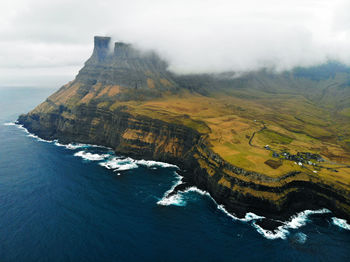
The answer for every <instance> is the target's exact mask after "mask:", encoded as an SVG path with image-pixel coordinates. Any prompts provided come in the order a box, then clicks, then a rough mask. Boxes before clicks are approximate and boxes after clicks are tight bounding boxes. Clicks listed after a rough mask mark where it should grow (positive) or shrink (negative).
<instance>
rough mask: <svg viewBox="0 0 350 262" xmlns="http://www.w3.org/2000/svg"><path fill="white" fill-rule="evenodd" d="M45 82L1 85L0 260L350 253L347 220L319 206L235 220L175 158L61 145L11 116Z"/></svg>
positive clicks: (42, 92)
mask: <svg viewBox="0 0 350 262" xmlns="http://www.w3.org/2000/svg"><path fill="white" fill-rule="evenodd" d="M53 91H54V90H53V89H39V88H29V87H27V88H1V89H0V142H1V146H0V261H264V260H266V261H333V262H334V261H350V226H349V223H347V222H346V221H343V220H341V219H339V218H336V217H334V216H333V215H332V213H331V212H330V211H328V210H326V209H321V210H317V211H308V210H306V211H305V212H302V213H299V214H296V215H295V216H294V217H292V218H291V219H290V220H289V221H286V223H285V225H284V226H283V227H281V228H279V230H278V231H276V232H268V231H264V230H263V229H261V228H259V227H258V226H257V225H256V224H255V223H254V222H255V221H257V220H258V219H259V216H258V214H252V213H248V214H247V215H246V217H245V218H244V219H237V218H236V217H235V216H234V215H232V214H227V212H225V210H224V209H223V208H222V207H220V206H218V205H217V204H216V203H215V201H214V200H213V199H212V198H211V197H210V195H209V194H207V193H206V192H203V191H200V190H198V189H196V188H194V187H192V188H188V189H187V190H185V191H184V192H180V193H178V194H177V195H175V196H171V197H169V196H167V194H168V193H169V192H170V190H171V189H172V188H173V187H174V186H175V185H176V184H177V183H181V177H180V176H179V175H178V168H177V167H176V166H173V165H170V164H167V163H160V162H154V161H144V160H134V159H131V158H129V157H128V156H120V155H115V154H114V153H113V151H112V150H111V149H108V148H103V147H96V146H94V145H84V144H74V143H72V144H69V145H62V144H60V143H58V142H57V141H44V140H41V139H39V138H37V137H35V136H34V135H32V134H29V133H28V132H27V131H26V130H25V129H24V128H22V127H21V126H18V125H15V124H14V121H15V120H16V118H17V117H18V115H19V114H21V113H26V112H28V111H29V110H31V109H33V108H34V107H35V106H36V105H37V104H39V103H40V102H42V101H44V99H45V98H46V97H47V96H49V95H50V94H51V93H52V92H53Z"/></svg>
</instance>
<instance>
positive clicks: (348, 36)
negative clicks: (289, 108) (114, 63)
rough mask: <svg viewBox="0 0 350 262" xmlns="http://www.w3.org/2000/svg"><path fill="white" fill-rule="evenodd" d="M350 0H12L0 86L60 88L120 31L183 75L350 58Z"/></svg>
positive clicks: (3, 12) (4, 27) (2, 23)
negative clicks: (101, 39) (97, 46)
mask: <svg viewBox="0 0 350 262" xmlns="http://www.w3.org/2000/svg"><path fill="white" fill-rule="evenodd" d="M349 10H350V1H344V0H339V1H336V0H332V1H329V0H303V1H302V0H293V1H290V0H284V1H280V0H265V1H261V0H245V1H233V0H231V1H229V0H215V1H214V0H202V1H199V0H187V1H183V0H177V1H166V0H136V1H128V2H127V1H121V0H114V1H112V0H110V1H102V0H101V1H91V0H85V1H81V0H76V1H67V0H51V1H44V0H4V1H1V2H0V86H45V87H52V86H59V85H62V84H64V83H65V82H67V81H69V80H71V79H72V78H73V77H74V76H75V75H76V74H77V73H78V70H79V68H81V67H82V66H83V63H84V61H85V60H86V59H87V58H88V57H89V56H90V54H91V52H92V48H93V36H94V35H105V36H112V37H113V39H114V40H115V41H124V42H130V43H133V44H134V45H136V46H138V47H139V48H141V49H155V50H156V51H157V52H159V53H160V54H161V55H162V56H163V57H164V58H165V59H166V60H168V62H169V65H170V69H171V70H173V71H176V72H178V73H203V72H222V71H239V72H244V71H250V70H258V69H261V68H270V69H273V70H277V71H280V70H285V69H290V68H292V67H295V66H310V65H315V64H320V63H323V62H326V61H327V60H330V59H331V60H339V61H341V62H344V63H347V64H350V16H349V15H348V13H349Z"/></svg>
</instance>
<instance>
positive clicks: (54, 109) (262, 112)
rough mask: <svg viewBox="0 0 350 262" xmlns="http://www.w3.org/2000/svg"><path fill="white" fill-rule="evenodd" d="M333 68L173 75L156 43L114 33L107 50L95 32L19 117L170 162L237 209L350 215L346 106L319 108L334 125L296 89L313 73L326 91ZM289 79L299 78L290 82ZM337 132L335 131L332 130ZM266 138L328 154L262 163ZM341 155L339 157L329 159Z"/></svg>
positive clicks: (42, 128) (39, 128) (267, 156)
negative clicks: (60, 78)
mask: <svg viewBox="0 0 350 262" xmlns="http://www.w3.org/2000/svg"><path fill="white" fill-rule="evenodd" d="M338 78H339V79H342V80H341V81H342V82H340V83H339V84H338V85H335V86H336V88H341V86H342V85H343V84H344V83H346V81H347V78H346V77H344V75H341V76H338ZM338 78H337V76H335V77H334V78H333V80H330V79H327V80H326V82H325V83H323V82H322V83H321V82H320V81H319V80H317V81H316V82H312V81H314V80H305V79H302V80H300V79H297V80H296V79H291V78H290V76H288V77H286V76H281V75H276V76H274V77H272V78H268V77H267V74H264V73H257V74H256V75H254V76H251V77H248V76H244V77H242V78H234V79H230V78H227V77H221V76H220V77H219V76H209V75H206V76H176V75H174V74H172V73H170V72H169V71H167V66H166V63H165V62H164V61H163V60H161V59H160V58H159V57H158V56H157V55H156V54H154V53H142V52H140V51H138V50H136V49H134V48H133V47H132V46H130V45H127V44H124V43H115V47H114V50H112V49H111V48H110V38H108V37H95V47H94V51H93V54H92V56H91V57H90V58H89V60H88V61H87V62H86V63H85V66H84V68H82V69H81V70H80V72H79V74H78V75H77V77H76V79H75V80H74V81H73V82H71V83H68V84H67V85H66V86H64V87H62V88H61V89H60V90H58V91H57V92H56V93H55V94H53V95H52V96H51V97H49V98H48V99H47V100H46V101H44V102H43V103H42V104H41V105H39V106H38V107H37V108H35V109H34V110H33V111H31V112H30V113H28V114H26V115H21V116H20V117H19V119H18V122H19V123H21V124H23V125H24V126H25V127H26V128H27V129H28V130H29V131H30V132H33V133H35V134H37V135H38V136H40V137H42V138H45V139H58V140H59V141H62V142H66V143H68V142H82V143H91V144H98V145H104V146H108V147H111V148H113V149H114V150H115V151H116V152H117V153H121V154H127V155H130V156H133V157H136V158H147V159H153V160H160V161H165V162H170V163H174V164H177V165H178V166H179V167H180V168H181V170H182V172H183V175H184V182H185V184H184V185H182V186H180V188H179V189H181V187H183V186H186V185H188V184H191V185H196V186H197V187H199V188H202V189H204V190H207V191H208V192H209V193H210V194H211V195H212V196H213V198H214V199H215V200H216V201H217V202H218V203H219V204H223V205H225V207H226V208H227V209H228V210H229V211H231V212H234V213H236V214H237V215H241V216H244V214H245V213H246V212H249V211H253V212H256V213H257V214H260V215H265V216H267V217H270V218H275V219H286V218H288V217H289V216H290V215H292V214H294V213H295V212H297V211H301V210H305V209H308V208H309V209H315V208H324V207H326V208H329V209H331V210H332V211H333V212H335V213H336V214H338V215H339V216H341V217H346V218H350V184H349V179H347V178H346V177H347V175H348V174H350V173H349V171H350V168H349V166H348V159H350V156H349V154H348V151H347V144H346V143H347V142H346V141H347V140H346V139H348V136H349V135H350V134H349V133H348V129H347V128H346V127H347V125H348V124H346V123H347V118H346V116H344V115H342V114H338V113H337V112H338V111H341V112H343V111H342V110H344V108H343V107H342V108H338V109H336V110H334V111H332V114H333V115H331V113H329V114H328V113H327V114H328V115H324V116H323V117H328V116H329V117H331V116H333V119H332V121H334V123H335V124H334V125H336V127H337V128H336V131H333V129H332V128H333V127H332V126H331V125H329V123H328V122H327V121H328V120H327V119H328V118H320V119H319V120H315V119H314V118H313V116H314V114H316V113H314V112H317V113H319V112H321V111H322V110H323V111H324V112H326V111H325V109H324V108H322V107H317V105H316V104H313V103H312V99H313V98H310V99H306V98H305V97H303V98H301V97H300V96H299V95H295V94H294V93H297V92H300V90H304V89H307V87H308V86H312V88H316V87H315V86H313V85H312V83H314V84H315V83H316V84H315V85H319V86H325V89H326V91H324V93H325V94H327V92H328V91H327V90H329V88H330V87H329V86H330V84H329V83H330V82H332V81H335V80H337V79H338ZM271 79H272V80H271ZM283 81H285V83H288V84H286V85H283V83H284V82H283ZM291 81H292V82H293V81H294V84H295V83H299V84H301V83H304V86H303V87H301V86H300V87H296V89H297V91H295V90H294V89H293V87H292V86H293V85H292V84H291V83H290V82H291ZM310 81H311V82H310ZM327 81H328V82H327ZM333 84H334V83H333ZM259 85H261V86H259ZM242 86H243V87H242ZM278 86H283V89H282V90H281V91H278V90H277V88H278ZM325 89H323V90H325ZM317 90H318V89H317ZM332 90H333V89H332ZM293 92H294V93H293ZM318 92H319V91H317V92H315V93H318ZM333 92H334V90H333ZM342 92H343V94H347V92H348V91H347V89H345V91H344V90H342ZM271 93H272V95H271ZM308 93H310V92H308ZM325 96H326V95H325ZM273 99H275V100H273ZM345 99H347V98H345ZM267 101H269V102H270V103H267ZM271 101H276V103H278V104H276V105H275V104H273V103H271ZM266 104H268V106H267V105H266ZM345 104H346V103H345ZM281 105H283V107H281V108H279V111H278V112H277V113H276V107H280V106H281ZM299 106H301V107H302V109H300V108H299ZM257 109H258V110H257ZM320 110H321V111H320ZM337 110H338V111H337ZM323 111H322V112H323ZM305 112H307V113H305ZM295 116H298V117H299V119H301V120H298V119H296V118H295ZM256 119H258V120H256ZM334 119H335V120H334ZM344 125H345V126H344ZM262 126H263V128H262ZM338 127H339V128H338ZM342 128H343V129H342ZM342 130H343V131H342ZM334 132H337V133H334ZM335 134H337V135H338V136H340V135H341V136H342V139H340V140H335V139H336V137H335ZM266 141H271V143H272V146H273V147H275V148H276V149H275V150H276V152H274V154H277V150H284V152H286V150H290V151H291V152H295V153H296V152H299V151H300V150H303V149H304V150H305V151H306V149H308V150H311V151H312V152H313V153H321V154H322V156H323V157H324V158H326V160H327V161H328V162H327V163H326V164H322V165H321V164H320V163H314V162H311V161H305V163H304V162H303V163H304V164H302V166H301V165H299V164H294V161H289V160H288V159H286V158H282V157H279V158H278V159H276V158H275V160H273V161H275V162H276V163H278V165H276V166H277V167H276V166H273V167H271V166H269V165H267V164H264V163H266V160H271V158H273V157H272V155H271V154H272V151H271V150H270V151H268V150H266V149H265V148H264V146H265V143H266ZM248 142H249V143H248ZM293 150H294V151H293ZM288 154H289V153H288ZM339 156H341V159H342V161H343V162H339V163H336V165H335V166H334V160H337V159H340V158H338V157H339ZM300 161H302V160H300ZM270 162H271V161H270ZM276 168H277V169H276ZM334 170H335V171H334ZM344 177H345V178H344ZM186 183H187V184H186Z"/></svg>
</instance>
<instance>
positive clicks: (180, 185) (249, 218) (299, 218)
mask: <svg viewBox="0 0 350 262" xmlns="http://www.w3.org/2000/svg"><path fill="white" fill-rule="evenodd" d="M5 125H15V126H16V127H17V128H20V129H22V130H23V131H25V132H26V133H27V134H28V136H29V137H32V138H34V139H37V140H38V141H41V142H47V143H54V144H55V145H56V146H64V147H66V148H67V149H70V150H76V149H79V148H88V147H103V148H106V149H111V148H109V147H105V146H100V145H93V144H85V143H73V144H66V145H64V144H61V143H60V142H59V140H45V139H43V138H40V137H39V136H38V135H36V134H35V133H32V132H30V131H29V130H28V129H27V128H26V127H25V126H23V125H21V124H19V123H18V122H17V123H6V124H5ZM79 152H80V151H79ZM114 153H115V154H118V153H117V152H115V151H114ZM74 155H75V156H78V157H82V158H84V155H76V154H74ZM123 155H125V154H123ZM85 157H86V156H85ZM127 158H129V159H131V158H130V157H127ZM86 160H88V161H99V160H102V159H101V158H95V159H91V158H90V159H89V158H87V159H86ZM134 161H143V164H145V163H146V162H153V164H155V163H161V162H157V161H154V160H149V159H147V158H145V159H143V160H142V159H138V160H137V158H135V160H134ZM139 163H142V162H139ZM162 164H166V163H162ZM100 165H101V164H100ZM101 166H103V165H101ZM104 167H106V166H104ZM168 167H175V166H174V165H171V164H168ZM106 168H108V167H106ZM108 169H113V168H108ZM125 170H128V169H125ZM114 171H118V169H114ZM119 171H123V170H120V169H119ZM178 172H179V173H180V175H179V174H177V175H178V176H179V177H181V179H180V180H179V181H177V182H176V183H175V184H174V185H173V187H172V188H171V189H169V190H168V191H167V192H165V194H164V196H163V198H162V199H161V200H159V201H158V203H157V204H159V202H161V201H162V200H163V199H167V198H169V197H174V199H173V201H175V202H176V201H177V200H178V199H179V194H180V195H181V194H186V193H188V192H197V193H199V194H201V195H206V196H208V197H209V198H210V199H211V200H212V201H214V203H215V204H216V205H217V208H218V209H219V210H221V211H222V212H223V213H225V214H226V215H228V216H229V217H231V218H232V219H233V220H238V221H241V222H245V223H250V224H251V225H252V226H253V227H254V228H255V229H256V230H257V232H259V233H260V234H262V235H263V236H264V237H266V238H268V239H278V238H280V239H285V238H286V236H287V235H288V234H289V231H288V229H296V228H299V227H302V226H304V225H305V224H306V223H307V221H308V217H309V216H310V215H313V214H330V213H331V211H329V210H328V209H325V208H322V209H316V210H308V209H306V210H305V209H304V210H303V211H300V212H295V213H293V214H291V215H289V216H287V215H285V217H286V219H284V220H282V221H283V222H281V220H277V221H276V220H275V219H273V218H269V214H268V213H266V214H262V215H265V217H264V216H262V215H256V214H255V213H254V212H251V211H247V212H245V213H244V212H242V210H239V212H237V213H236V212H233V211H232V209H230V208H227V207H225V205H223V204H220V203H218V202H217V201H216V200H215V199H214V197H213V196H212V195H211V194H210V193H209V192H207V191H206V190H205V189H203V188H201V187H197V186H195V185H193V184H191V181H190V180H189V179H187V177H188V175H186V173H188V172H190V171H189V170H187V171H183V170H182V169H181V167H180V170H178ZM176 196H177V197H176ZM180 198H181V196H180ZM170 202H171V201H170ZM169 204H174V203H169ZM161 205H162V204H161ZM261 221H263V222H261ZM332 222H333V224H334V225H337V226H339V227H342V228H343V229H346V230H349V228H350V226H349V224H348V223H347V221H346V220H344V219H342V218H338V217H332Z"/></svg>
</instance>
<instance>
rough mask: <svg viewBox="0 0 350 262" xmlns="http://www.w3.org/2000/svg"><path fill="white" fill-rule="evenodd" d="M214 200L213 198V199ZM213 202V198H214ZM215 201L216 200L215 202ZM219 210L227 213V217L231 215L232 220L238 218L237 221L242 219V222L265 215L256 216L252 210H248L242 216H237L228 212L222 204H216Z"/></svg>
mask: <svg viewBox="0 0 350 262" xmlns="http://www.w3.org/2000/svg"><path fill="white" fill-rule="evenodd" d="M213 200H214V199H213ZM214 202H215V200H214ZM215 203H216V202H215ZM217 207H218V209H219V210H221V211H222V212H224V213H225V214H226V215H228V216H229V217H231V218H232V219H234V220H238V221H242V222H249V221H253V220H259V219H263V218H265V217H262V216H258V215H256V214H254V213H252V212H248V213H247V214H245V217H244V218H239V217H236V216H234V215H233V214H231V213H230V212H228V211H227V210H226V209H225V207H224V206H223V205H218V206H217Z"/></svg>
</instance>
